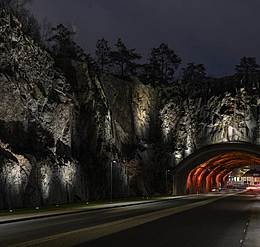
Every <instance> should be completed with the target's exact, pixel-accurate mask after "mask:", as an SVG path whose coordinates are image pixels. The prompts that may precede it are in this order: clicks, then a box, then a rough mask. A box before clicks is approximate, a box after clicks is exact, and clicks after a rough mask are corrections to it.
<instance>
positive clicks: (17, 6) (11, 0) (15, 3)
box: [0, 0, 33, 18]
mask: <svg viewBox="0 0 260 247" xmlns="http://www.w3.org/2000/svg"><path fill="white" fill-rule="evenodd" d="M32 2H33V0H0V8H3V9H4V10H6V11H8V12H10V13H12V14H14V15H15V16H16V17H17V18H19V13H20V12H21V10H22V9H24V5H26V4H27V3H32Z"/></svg>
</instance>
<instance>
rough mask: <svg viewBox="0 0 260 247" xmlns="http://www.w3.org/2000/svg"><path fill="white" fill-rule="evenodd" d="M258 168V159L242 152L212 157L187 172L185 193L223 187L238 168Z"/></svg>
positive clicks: (259, 162)
mask: <svg viewBox="0 0 260 247" xmlns="http://www.w3.org/2000/svg"><path fill="white" fill-rule="evenodd" d="M250 165H258V166H260V159H259V158H257V157H256V156H254V155H252V154H248V153H244V152H230V153H225V154H220V155H217V156H214V157H213V158H211V159H209V160H207V161H206V162H204V163H201V164H199V165H198V166H197V167H195V168H194V169H192V170H191V171H190V172H189V175H188V178H187V183H186V192H188V193H205V192H209V191H211V189H212V188H219V187H223V185H224V184H225V183H226V180H227V177H228V175H230V174H232V173H233V172H234V171H236V170H237V169H239V168H245V167H248V166H250Z"/></svg>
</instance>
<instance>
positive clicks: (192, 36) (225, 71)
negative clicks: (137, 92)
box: [31, 0, 260, 77]
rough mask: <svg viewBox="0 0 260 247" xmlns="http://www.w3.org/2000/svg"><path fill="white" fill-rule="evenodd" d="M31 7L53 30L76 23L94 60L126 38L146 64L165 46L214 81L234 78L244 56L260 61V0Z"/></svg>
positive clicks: (57, 0)
mask: <svg viewBox="0 0 260 247" xmlns="http://www.w3.org/2000/svg"><path fill="white" fill-rule="evenodd" d="M31 8H32V11H33V13H34V14H35V16H36V17H38V19H39V20H42V19H43V17H47V18H48V19H49V20H50V21H52V23H53V26H56V25H57V24H60V23H62V24H63V25H64V26H67V24H68V23H70V24H73V25H75V26H76V28H77V34H78V35H77V40H76V42H77V43H78V44H79V45H80V46H81V47H82V48H83V49H84V50H85V52H86V53H91V54H92V56H93V57H94V51H95V44H96V41H97V40H98V39H101V38H102V37H104V38H105V39H106V40H108V42H109V46H110V47H111V48H112V49H114V44H115V43H116V41H117V38H121V39H122V41H123V42H124V44H125V45H126V47H127V48H128V49H132V48H135V49H136V52H137V53H140V54H141V55H142V56H143V58H144V60H143V62H147V60H146V58H147V57H148V53H149V50H150V49H151V48H153V47H158V46H159V45H160V44H161V43H162V42H164V43H166V44H168V46H169V47H170V48H171V49H173V50H174V51H175V53H176V54H177V55H178V56H180V58H181V59H182V64H181V65H180V68H182V67H186V65H187V63H188V62H195V64H198V63H202V64H204V65H205V67H206V72H207V75H210V76H214V77H224V76H227V75H232V74H234V69H235V65H236V64H238V63H239V62H240V58H242V57H243V56H248V57H249V56H252V57H256V60H257V62H258V63H260V32H259V30H260V14H259V13H260V1H259V0H161V1H158V0H156V1H155V0H131V1H126V0H125V1H124V0H66V1H64V0H34V3H33V4H32V5H31ZM176 77H177V75H176Z"/></svg>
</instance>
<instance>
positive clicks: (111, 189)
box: [110, 160, 116, 203]
mask: <svg viewBox="0 0 260 247" xmlns="http://www.w3.org/2000/svg"><path fill="white" fill-rule="evenodd" d="M113 163H114V164H115V163H116V160H113V161H111V162H110V203H112V197H113Z"/></svg>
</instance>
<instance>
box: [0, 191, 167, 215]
mask: <svg viewBox="0 0 260 247" xmlns="http://www.w3.org/2000/svg"><path fill="white" fill-rule="evenodd" d="M162 198H163V196H156V197H148V198H147V197H143V198H142V197H132V198H126V199H114V200H113V203H123V202H135V201H143V200H145V201H147V200H158V199H162ZM106 204H110V201H109V200H98V201H92V202H91V201H90V202H89V203H83V202H81V203H73V204H59V205H58V204H57V205H48V206H39V207H38V208H36V207H24V208H14V209H12V212H10V211H9V210H7V209H3V210H0V217H1V216H6V215H11V214H15V215H17V214H34V213H42V212H50V211H59V210H81V209H87V208H88V207H93V206H102V205H106Z"/></svg>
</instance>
